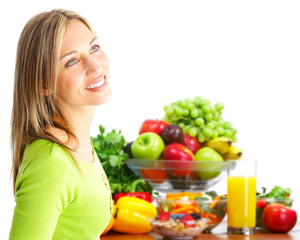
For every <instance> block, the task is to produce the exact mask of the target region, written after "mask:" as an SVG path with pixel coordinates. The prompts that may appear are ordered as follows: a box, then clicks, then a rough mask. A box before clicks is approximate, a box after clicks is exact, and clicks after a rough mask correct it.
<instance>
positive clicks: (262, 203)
mask: <svg viewBox="0 0 300 240" xmlns="http://www.w3.org/2000/svg"><path fill="white" fill-rule="evenodd" d="M293 202H294V199H292V198H257V199H256V227H257V228H264V225H263V221H262V215H263V212H264V209H265V208H266V207H267V206H268V205H270V204H273V203H280V204H283V205H284V206H286V207H292V205H293Z"/></svg>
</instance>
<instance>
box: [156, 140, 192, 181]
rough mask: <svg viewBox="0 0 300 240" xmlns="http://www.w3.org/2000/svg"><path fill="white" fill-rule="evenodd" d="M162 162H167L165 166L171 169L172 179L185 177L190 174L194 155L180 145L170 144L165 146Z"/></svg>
mask: <svg viewBox="0 0 300 240" xmlns="http://www.w3.org/2000/svg"><path fill="white" fill-rule="evenodd" d="M162 159H163V160H168V162H167V166H168V167H169V168H170V169H172V170H171V174H172V175H173V176H174V177H187V176H189V175H190V174H191V173H192V166H191V164H192V161H194V160H195V158H194V154H193V153H192V152H191V150H189V149H188V148H187V147H186V146H184V145H182V144H180V143H171V144H169V145H167V146H166V148H165V150H164V151H163V155H162ZM172 160H173V161H172Z"/></svg>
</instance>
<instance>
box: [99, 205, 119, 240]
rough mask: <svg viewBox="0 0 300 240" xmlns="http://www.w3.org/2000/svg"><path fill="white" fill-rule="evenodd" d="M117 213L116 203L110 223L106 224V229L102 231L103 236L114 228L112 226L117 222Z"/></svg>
mask: <svg viewBox="0 0 300 240" xmlns="http://www.w3.org/2000/svg"><path fill="white" fill-rule="evenodd" d="M115 213H116V205H115V204H114V205H113V212H112V215H111V218H110V221H109V223H108V225H107V226H106V228H105V229H104V231H103V232H102V233H101V236H103V235H104V234H106V233H107V232H108V231H109V230H110V229H111V228H112V226H113V225H114V223H115V218H114V215H115Z"/></svg>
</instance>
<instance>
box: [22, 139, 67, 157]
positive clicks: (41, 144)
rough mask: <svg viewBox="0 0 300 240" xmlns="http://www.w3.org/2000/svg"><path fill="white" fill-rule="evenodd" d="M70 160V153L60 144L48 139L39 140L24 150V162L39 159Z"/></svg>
mask: <svg viewBox="0 0 300 240" xmlns="http://www.w3.org/2000/svg"><path fill="white" fill-rule="evenodd" d="M57 157H62V159H64V158H65V157H66V158H68V157H69V154H68V152H67V151H66V150H65V149H64V148H63V147H61V146H60V145H59V144H57V143H54V142H51V141H49V140H46V139H38V140H35V141H33V142H32V143H30V144H28V145H27V146H26V148H25V150H24V154H23V162H27V161H30V160H33V159H37V158H57Z"/></svg>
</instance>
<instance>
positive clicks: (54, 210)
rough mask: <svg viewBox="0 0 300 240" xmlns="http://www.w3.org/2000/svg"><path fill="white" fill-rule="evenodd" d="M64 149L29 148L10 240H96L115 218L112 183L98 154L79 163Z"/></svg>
mask: <svg viewBox="0 0 300 240" xmlns="http://www.w3.org/2000/svg"><path fill="white" fill-rule="evenodd" d="M78 162H79V165H80V169H81V171H80V170H79V168H78V167H77V166H76V164H75V162H74V160H73V159H72V157H71V155H70V154H69V153H68V152H67V151H66V150H65V149H63V148H62V147H60V146H59V145H58V144H55V143H52V142H49V141H47V140H36V141H34V142H33V143H31V144H29V145H28V146H27V147H26V148H25V152H24V157H23V163H22V165H21V167H20V170H19V173H18V176H17V181H16V198H15V201H16V206H15V209H14V216H13V221H12V227H11V230H10V237H9V239H10V240H14V239H17V240H21V239H22V240H35V239H36V240H48V239H52V240H58V239H59V240H90V239H91V240H96V239H99V237H100V234H101V233H102V231H103V230H104V229H105V227H106V226H107V224H108V222H109V220H110V217H111V213H112V200H111V191H110V188H109V183H108V180H107V177H106V175H105V172H104V171H103V168H102V165H101V163H100V162H99V160H98V158H97V154H96V153H95V154H94V161H93V162H92V163H89V162H85V161H81V160H78Z"/></svg>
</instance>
